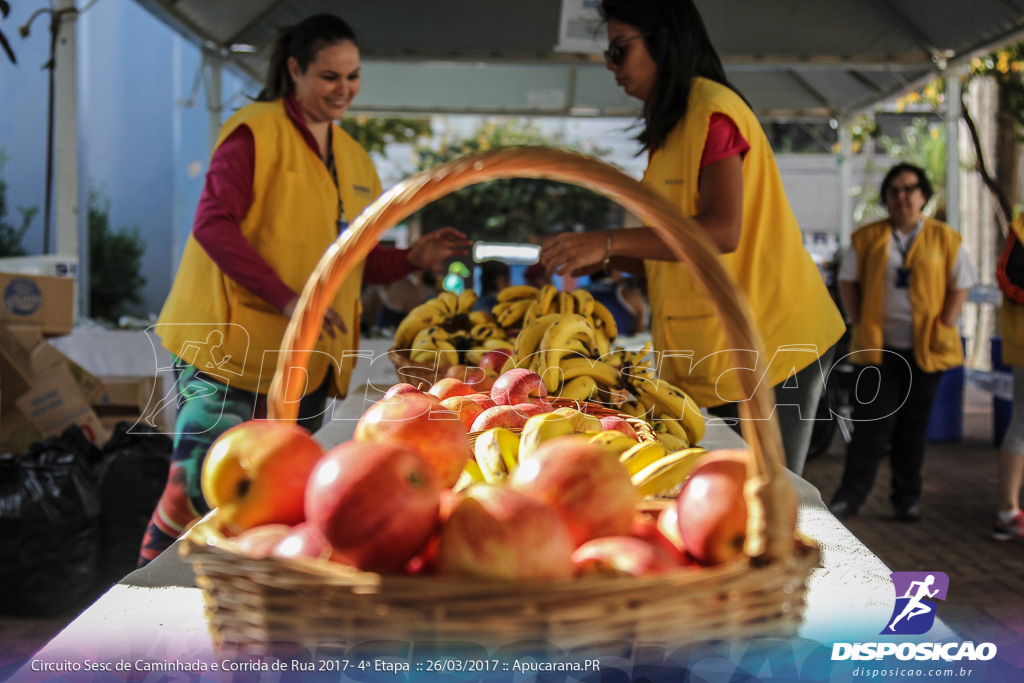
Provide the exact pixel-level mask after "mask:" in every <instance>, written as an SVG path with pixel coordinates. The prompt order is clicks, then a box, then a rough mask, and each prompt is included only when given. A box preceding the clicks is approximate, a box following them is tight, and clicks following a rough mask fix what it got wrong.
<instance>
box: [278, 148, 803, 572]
mask: <svg viewBox="0 0 1024 683" xmlns="http://www.w3.org/2000/svg"><path fill="white" fill-rule="evenodd" d="M501 178H544V179H548V180H555V181H559V182H564V183H570V184H573V185H579V186H582V187H585V188H587V189H590V190H592V191H594V192H597V193H599V194H602V195H604V196H606V197H608V198H609V199H612V200H613V201H615V202H617V203H619V204H620V205H622V206H623V207H625V208H626V209H628V210H629V211H630V212H632V213H633V214H635V215H637V216H638V217H640V218H641V219H642V220H643V222H644V224H645V225H648V226H650V227H652V228H653V229H654V230H655V231H656V232H657V233H658V235H659V236H660V237H661V238H662V239H663V240H664V241H665V242H666V243H667V244H668V246H669V248H670V249H671V251H672V254H673V255H674V256H675V257H676V258H678V259H679V260H680V261H682V262H683V263H685V264H686V265H687V266H688V267H689V268H690V269H691V271H692V272H693V273H694V274H695V275H696V276H697V279H698V280H699V281H700V282H701V284H702V285H703V286H704V287H705V288H706V289H707V292H708V294H709V296H710V297H711V300H712V302H713V303H714V305H715V307H716V309H717V312H718V315H719V317H720V318H721V319H722V323H723V330H724V332H725V337H726V341H728V342H729V344H731V345H732V348H733V349H737V351H735V352H734V355H735V357H736V359H737V362H741V363H749V359H748V358H743V357H741V355H740V353H741V352H740V351H739V350H740V349H754V350H755V351H757V354H756V355H757V358H756V360H755V368H754V369H753V370H754V371H753V372H749V373H739V383H740V388H741V390H742V393H743V395H745V396H750V397H751V398H750V400H749V401H744V402H742V403H740V406H739V413H740V417H741V418H742V422H741V424H742V431H743V438H744V439H745V440H746V442H747V443H748V444H749V446H750V448H751V450H752V452H753V458H752V459H751V461H750V464H749V467H748V470H749V471H748V477H747V487H746V495H747V501H748V509H749V522H748V532H747V544H746V547H745V549H744V550H745V552H746V554H747V555H748V556H750V557H757V556H762V557H765V558H768V559H770V558H783V557H789V556H791V555H792V554H793V549H794V544H793V529H794V524H795V519H796V493H795V490H794V488H793V485H792V483H791V482H790V481H789V479H788V477H787V475H786V471H785V467H784V466H783V458H782V439H781V436H780V434H779V428H778V424H777V423H776V422H775V418H774V416H773V414H772V408H773V405H772V402H771V397H770V395H769V394H770V391H771V390H770V387H765V386H764V385H763V383H762V384H759V383H758V381H757V378H760V377H761V376H762V374H763V362H762V361H761V358H763V356H764V353H763V349H762V348H761V346H762V345H761V339H760V336H759V335H758V333H757V332H756V330H755V328H754V326H753V324H752V322H751V317H750V313H749V311H748V309H747V306H746V303H745V302H744V301H742V300H741V299H740V296H739V295H738V293H737V287H736V284H735V282H734V281H733V280H732V278H731V277H730V276H729V274H728V273H727V272H726V270H725V269H724V268H723V266H722V265H721V263H720V261H719V259H718V258H716V256H717V254H718V251H717V249H715V247H714V246H713V244H712V243H711V241H710V239H709V238H708V236H707V234H706V233H705V231H704V230H703V229H702V228H701V227H700V226H699V225H698V224H697V223H696V222H694V221H693V220H691V219H689V218H686V217H684V216H683V215H682V214H681V213H680V212H679V209H678V208H677V207H675V206H674V205H672V204H671V203H670V202H669V201H668V200H667V199H665V198H664V197H662V196H661V195H659V194H657V193H656V192H654V191H653V190H651V189H650V188H648V187H646V186H644V185H642V184H640V183H639V182H637V181H636V180H634V179H633V178H631V177H629V176H627V175H625V174H624V173H622V172H621V171H619V170H618V169H616V168H615V167H613V166H611V165H610V164H606V163H604V162H602V161H598V160H596V159H593V158H590V157H585V156H582V155H580V154H575V153H572V152H567V151H563V150H557V149H552V148H546V147H518V148H508V149H501V150H495V151H491V152H485V153H482V154H476V155H472V156H465V157H460V158H458V159H455V160H453V161H450V162H448V163H445V164H441V165H439V166H436V167H434V168H431V169H428V170H426V171H421V172H420V173H417V174H415V175H413V176H411V177H409V178H407V179H406V180H404V181H402V182H401V183H399V184H398V185H396V186H394V187H393V188H391V189H390V190H389V191H388V192H386V193H384V194H383V195H381V196H380V197H378V198H377V200H376V201H374V202H373V203H372V204H371V205H370V206H368V207H367V208H366V209H365V210H364V211H363V212H362V213H360V214H359V216H358V217H357V218H356V219H355V221H353V223H352V225H351V226H349V229H348V230H346V231H345V232H344V233H342V234H341V235H340V236H339V237H338V239H337V240H336V241H335V242H334V243H333V244H332V245H331V246H330V247H329V248H328V249H327V251H326V252H324V255H323V256H322V257H321V259H320V262H319V263H318V264H317V266H316V269H315V270H314V271H313V273H312V274H311V275H310V277H309V279H308V280H307V281H306V286H305V288H304V289H303V291H302V296H301V297H300V299H299V301H298V303H297V305H296V307H295V313H294V314H293V316H292V318H291V320H290V321H289V323H288V327H287V329H286V330H285V334H284V339H283V343H282V353H281V354H280V355H279V357H278V363H277V369H276V371H275V373H274V378H273V380H272V382H271V384H270V390H269V393H268V396H267V413H268V417H269V418H270V419H278V420H287V421H290V422H294V421H295V419H296V417H297V414H298V404H299V400H300V399H301V398H302V393H303V390H304V388H305V384H306V368H307V367H308V363H309V357H310V350H311V349H313V348H314V347H315V345H316V341H317V337H318V336H319V334H320V331H321V328H322V326H323V318H324V313H325V312H326V311H327V307H328V306H329V305H330V304H331V302H332V301H333V299H334V296H335V294H336V293H337V292H338V290H339V289H340V287H341V285H342V283H343V282H344V281H345V278H346V277H347V276H348V274H349V273H350V272H352V269H353V268H354V267H355V266H356V264H358V263H359V262H361V261H363V260H364V259H366V256H367V254H369V253H370V250H371V249H372V248H373V247H374V245H375V244H376V243H377V241H378V239H379V237H380V236H381V235H382V234H383V233H384V232H385V231H387V230H388V229H390V228H391V227H393V226H395V225H397V224H398V223H400V222H401V221H402V220H404V219H406V218H408V217H409V216H410V215H412V214H413V213H415V212H416V211H418V210H419V209H421V208H423V207H424V206H426V205H427V204H429V203H430V202H432V201H434V200H436V199H439V198H441V197H443V196H445V195H447V194H449V193H451V192H454V191H456V190H459V189H462V188H464V187H467V186H469V185H473V184H475V183H482V182H486V181H489V180H496V179H501Z"/></svg>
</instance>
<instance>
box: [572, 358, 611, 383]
mask: <svg viewBox="0 0 1024 683" xmlns="http://www.w3.org/2000/svg"><path fill="white" fill-rule="evenodd" d="M561 366H562V373H563V375H564V378H563V381H565V382H568V381H569V380H572V379H576V378H577V377H583V376H588V377H593V378H594V379H595V380H596V381H597V383H598V384H600V385H602V386H604V387H613V388H614V387H621V386H622V375H621V374H620V373H619V371H618V369H616V368H613V367H612V366H611V365H608V363H605V362H604V361H600V360H591V359H589V358H563V359H562V362H561Z"/></svg>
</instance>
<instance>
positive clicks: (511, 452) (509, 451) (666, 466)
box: [455, 409, 707, 497]
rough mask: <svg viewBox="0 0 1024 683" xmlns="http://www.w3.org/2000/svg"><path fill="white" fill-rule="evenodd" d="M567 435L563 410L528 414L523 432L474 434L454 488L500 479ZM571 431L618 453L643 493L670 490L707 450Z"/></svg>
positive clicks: (621, 435)
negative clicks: (546, 443)
mask: <svg viewBox="0 0 1024 683" xmlns="http://www.w3.org/2000/svg"><path fill="white" fill-rule="evenodd" d="M560 410H562V409H560ZM572 434H574V432H573V428H572V426H571V425H570V424H569V420H568V419H566V416H565V414H564V413H563V414H561V415H559V414H556V413H545V414H543V415H535V416H533V417H531V418H530V419H529V420H527V422H526V425H525V426H524V427H523V431H522V435H518V434H516V433H515V432H513V431H510V430H508V429H505V428H502V427H495V428H493V429H488V430H487V431H485V432H482V433H480V434H479V435H477V438H476V442H475V443H474V445H473V458H472V459H471V460H470V461H469V462H468V463H467V464H466V468H465V470H464V471H463V473H462V477H461V478H460V479H459V483H458V484H456V487H455V488H456V490H461V489H462V488H465V487H467V486H470V485H472V484H473V483H475V482H487V483H489V484H501V483H503V482H504V481H505V480H506V479H508V477H509V476H510V475H511V474H512V472H514V471H515V469H516V468H517V467H518V466H519V463H520V462H521V461H524V460H526V459H528V458H529V457H530V453H531V452H532V451H533V450H534V449H536V447H537V446H538V445H539V444H540V443H542V442H543V441H546V440H548V439H555V438H558V437H561V436H568V435H572ZM575 434H576V436H577V437H578V438H581V439H586V440H587V441H589V442H591V443H596V444H600V445H601V446H602V447H604V448H605V449H607V450H609V451H610V452H612V453H613V454H614V455H615V456H617V457H618V459H619V462H621V463H622V465H623V466H624V467H625V468H626V470H627V471H628V472H629V475H630V478H631V480H632V482H633V485H634V486H636V487H637V490H638V491H639V493H640V495H641V496H643V497H649V496H658V495H670V494H671V493H672V492H673V491H674V490H675V489H676V488H678V487H679V486H680V485H681V484H682V483H683V482H684V481H685V480H686V477H688V476H689V474H690V472H692V471H693V470H694V468H695V467H696V466H697V461H698V460H699V459H700V458H701V457H702V456H703V455H704V454H705V453H706V452H707V451H706V450H705V449H703V448H684V449H680V450H678V451H672V450H670V449H669V448H667V447H666V446H665V445H664V444H662V443H660V442H657V441H637V440H636V439H634V438H633V437H631V436H629V435H627V434H624V433H622V432H619V431H611V430H607V431H599V432H593V433H579V432H577V433H575Z"/></svg>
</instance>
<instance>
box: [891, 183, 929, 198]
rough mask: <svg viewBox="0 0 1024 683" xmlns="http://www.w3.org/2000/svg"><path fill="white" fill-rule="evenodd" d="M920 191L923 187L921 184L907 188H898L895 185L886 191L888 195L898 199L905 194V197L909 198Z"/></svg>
mask: <svg viewBox="0 0 1024 683" xmlns="http://www.w3.org/2000/svg"><path fill="white" fill-rule="evenodd" d="M920 189H921V185H920V184H917V185H907V186H906V187H896V186H895V185H893V186H891V187H890V188H889V189H888V190H886V194H888V195H889V196H890V197H898V196H900V195H901V194H905V195H908V196H909V195H912V194H914V193H915V192H917V191H918V190H920Z"/></svg>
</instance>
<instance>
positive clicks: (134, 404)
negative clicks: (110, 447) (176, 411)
mask: <svg viewBox="0 0 1024 683" xmlns="http://www.w3.org/2000/svg"><path fill="white" fill-rule="evenodd" d="M155 388H156V379H155V378H154V377H104V378H103V389H104V392H103V396H102V398H101V399H100V400H99V401H98V402H94V403H93V410H95V411H96V415H98V416H99V418H100V422H101V423H102V424H103V425H104V426H105V427H107V428H108V429H111V430H112V429H113V428H114V427H115V426H116V425H117V423H118V422H122V421H124V422H131V423H133V424H134V423H136V422H139V420H141V419H142V417H143V416H148V415H149V411H150V410H152V408H153V407H155V406H156V405H157V404H158V402H159V401H160V399H161V398H162V396H156V395H155V394H154V389H155ZM151 403H152V405H151ZM155 422H156V424H155V425H153V426H155V427H156V428H157V429H158V430H160V431H161V432H164V433H170V432H171V431H172V430H173V428H174V423H173V412H170V413H169V412H168V411H167V410H163V411H161V412H160V414H159V415H158V416H157V417H156V420H155ZM144 424H146V425H147V426H149V423H148V422H146V423H144Z"/></svg>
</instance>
